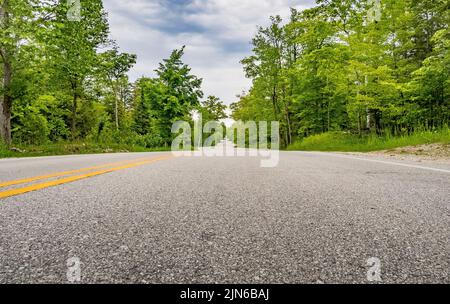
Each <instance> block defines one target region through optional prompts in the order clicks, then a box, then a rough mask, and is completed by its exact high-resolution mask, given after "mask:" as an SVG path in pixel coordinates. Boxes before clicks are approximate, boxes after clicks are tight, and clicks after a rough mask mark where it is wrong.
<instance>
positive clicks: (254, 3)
mask: <svg viewBox="0 0 450 304" xmlns="http://www.w3.org/2000/svg"><path fill="white" fill-rule="evenodd" d="M313 4H314V0H132V1H124V0H104V5H105V8H106V10H107V11H108V13H109V22H110V26H111V36H112V38H113V39H115V40H116V41H117V42H118V44H119V46H120V48H121V50H122V51H123V52H130V53H134V54H137V55H138V63H137V65H136V66H135V67H134V69H133V70H132V71H131V72H130V77H131V78H132V80H135V79H136V78H138V77H140V76H143V75H145V76H154V74H153V70H154V69H155V68H156V67H157V65H158V62H160V61H161V60H162V59H163V58H167V57H168V56H169V54H170V52H171V51H172V50H173V49H176V48H180V47H181V46H183V45H186V50H185V57H184V59H185V62H186V63H188V64H189V65H190V66H191V68H192V72H193V73H194V74H196V75H198V76H199V77H201V78H203V91H204V92H205V94H206V95H216V96H218V97H220V98H221V99H222V100H223V101H224V102H225V103H226V104H230V103H232V102H235V101H236V97H235V96H236V95H237V94H239V93H241V92H242V91H243V90H248V89H249V88H250V80H248V79H246V78H245V76H244V73H243V70H242V66H241V64H240V63H239V61H240V60H241V59H242V58H244V57H246V56H248V55H250V54H251V45H250V41H251V39H252V37H253V36H254V34H255V33H256V27H257V25H267V24H268V22H269V21H268V20H269V17H270V16H271V15H276V14H279V15H281V16H284V17H287V16H289V8H290V7H295V8H298V9H302V8H307V7H311V6H313Z"/></svg>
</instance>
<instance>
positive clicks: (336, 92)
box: [0, 0, 450, 153]
mask: <svg viewBox="0 0 450 304" xmlns="http://www.w3.org/2000/svg"><path fill="white" fill-rule="evenodd" d="M0 3H1V4H0V55H1V56H0V76H1V86H0V148H1V147H3V148H1V149H8V150H9V149H10V148H13V149H15V150H20V149H18V148H14V147H21V148H23V147H33V146H43V145H52V144H54V145H58V147H60V146H63V147H64V148H62V149H65V150H66V151H59V150H58V149H59V148H57V149H56V151H52V152H51V153H63V152H82V151H80V150H79V149H80V148H79V147H78V146H77V147H76V148H74V149H75V150H74V151H69V150H70V149H71V145H75V144H78V143H82V145H83V147H85V146H86V145H87V146H90V147H95V149H97V147H99V148H98V151H99V152H102V151H110V150H111V149H112V150H114V149H119V150H120V149H122V150H126V151H134V150H140V149H165V148H168V147H170V143H171V141H172V139H173V137H174V134H171V126H172V124H173V123H174V122H175V121H178V120H185V121H190V120H191V115H190V112H191V111H192V110H194V109H195V110H197V111H199V112H201V113H202V114H203V121H205V122H206V121H208V120H219V119H223V118H226V117H227V115H226V109H227V106H226V105H224V104H223V102H221V101H220V99H219V98H217V97H215V96H204V94H203V92H202V88H201V86H202V79H201V78H199V77H197V76H195V75H193V74H192V73H191V69H190V67H189V66H188V65H186V64H185V63H184V62H183V54H184V51H185V49H184V47H181V46H180V48H179V49H177V50H174V51H173V52H172V53H171V54H167V59H165V60H163V61H162V62H161V63H160V65H159V66H158V67H148V68H149V72H151V71H152V70H153V69H155V68H156V70H155V75H156V76H155V77H153V78H150V77H142V78H140V79H138V80H137V81H134V82H133V81H130V79H129V78H128V72H129V71H130V70H131V69H132V68H133V66H134V65H135V64H136V62H137V60H138V58H137V56H136V55H134V54H128V53H123V52H121V51H120V47H119V45H118V44H117V43H116V42H115V41H113V40H112V39H111V38H110V32H109V31H110V30H109V24H108V18H107V12H106V11H105V9H104V7H103V3H102V1H101V0H82V1H81V18H80V20H77V21H70V20H68V12H70V9H71V8H70V7H69V6H68V1H58V0H46V1H42V0H27V1H24V0H0ZM449 5H450V4H449V2H448V1H445V0H383V1H381V2H380V1H376V0H353V1H350V0H339V1H336V0H317V4H316V6H315V7H313V8H311V9H307V10H303V11H297V10H295V9H291V15H290V18H289V20H282V18H281V17H280V16H273V17H271V24H270V25H269V26H267V27H258V28H257V33H256V35H255V37H254V38H253V40H252V46H253V51H252V54H251V55H250V56H248V57H247V58H244V59H243V60H242V65H243V68H244V72H245V74H246V76H247V77H248V78H250V79H251V80H252V87H251V89H250V90H249V91H248V92H243V93H242V94H241V95H239V96H237V98H236V100H238V101H237V102H235V103H233V104H232V105H231V110H232V118H233V119H234V120H236V121H279V122H280V123H281V130H280V131H281V145H282V147H283V148H287V147H289V146H290V145H292V144H295V143H296V142H298V141H302V140H303V139H305V138H308V137H311V136H316V135H319V134H330V132H345V134H352V135H354V136H358V137H364V136H368V135H371V136H386V135H389V136H405V135H411V134H414V133H415V132H419V131H430V132H433V131H437V130H443V129H445V130H448V123H449V119H450V77H449V74H450V29H449V23H450V13H449V12H450V7H449ZM255 26H256V25H255ZM332 134H334V133H332ZM446 134H448V131H447V133H446ZM1 149H0V150H1ZM25 149H27V148H25ZM30 149H31V148H30ZM95 152H97V150H95ZM49 153H50V152H49Z"/></svg>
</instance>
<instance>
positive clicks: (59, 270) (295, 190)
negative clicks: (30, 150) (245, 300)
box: [0, 152, 450, 283]
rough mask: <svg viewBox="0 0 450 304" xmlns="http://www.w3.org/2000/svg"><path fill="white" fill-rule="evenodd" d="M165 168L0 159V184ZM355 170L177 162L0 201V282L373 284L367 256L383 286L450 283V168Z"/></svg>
mask: <svg viewBox="0 0 450 304" xmlns="http://www.w3.org/2000/svg"><path fill="white" fill-rule="evenodd" d="M161 155H167V153H143V154H105V155H84V156H63V157H44V158H30V159H4V160H0V181H3V182H4V181H9V180H14V179H20V178H26V177H32V176H36V175H42V174H48V173H53V172H61V171H66V170H74V169H79V168H83V167H89V166H97V165H102V164H106V163H111V162H116V161H123V160H133V159H138V158H142V157H147V156H148V157H151V156H161ZM363 158H364V156H360V157H358V158H354V157H352V156H349V155H345V156H343V157H341V155H336V154H328V153H303V152H281V155H280V162H279V165H278V166H277V167H274V168H261V167H260V159H259V158H255V157H179V158H172V159H168V160H163V161H158V162H155V163H151V164H146V165H142V166H138V167H134V168H129V169H125V170H119V171H115V172H111V173H107V174H104V175H99V176H95V177H91V178H87V179H83V180H79V181H75V182H72V183H67V184H64V185H59V186H56V187H49V188H46V189H42V190H39V191H35V192H29V193H25V194H22V195H18V196H12V197H8V198H5V199H0V283H68V278H67V271H68V266H67V260H68V259H69V258H72V257H77V258H79V259H80V261H81V283H370V282H369V281H368V277H367V273H368V271H369V269H370V265H367V260H368V259H370V258H372V257H375V258H378V259H379V260H380V262H381V265H380V266H381V268H380V273H381V279H382V282H383V283H450V280H449V273H448V270H449V257H450V251H449V236H450V234H449V216H450V168H449V167H445V165H442V164H435V163H433V162H425V163H424V162H422V163H420V164H417V163H413V162H406V161H395V162H396V163H399V164H402V165H395V164H392V163H390V162H389V161H387V160H383V159H381V158H373V157H369V156H367V159H368V160H367V161H366V160H364V159H363ZM379 161H380V162H379ZM432 169H437V170H432ZM439 170H440V171H439ZM15 187H20V185H19V186H15ZM0 191H2V189H1V188H0Z"/></svg>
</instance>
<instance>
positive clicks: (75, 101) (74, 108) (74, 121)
mask: <svg viewBox="0 0 450 304" xmlns="http://www.w3.org/2000/svg"><path fill="white" fill-rule="evenodd" d="M77 108H78V94H77V92H74V93H73V103H72V126H71V133H72V139H75V137H76V134H75V133H76V131H77Z"/></svg>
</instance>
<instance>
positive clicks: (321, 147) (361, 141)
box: [287, 128, 450, 152]
mask: <svg viewBox="0 0 450 304" xmlns="http://www.w3.org/2000/svg"><path fill="white" fill-rule="evenodd" d="M433 143H443V144H449V143H450V129H449V128H444V129H442V130H440V131H421V132H416V133H414V134H412V135H405V136H398V137H393V136H384V137H381V136H374V135H371V136H364V137H360V136H358V135H354V134H350V133H344V132H330V133H324V134H320V135H315V136H311V137H308V138H305V139H304V140H302V141H299V142H296V143H294V144H292V145H291V146H289V147H288V149H287V150H289V151H324V152H371V151H381V150H390V149H395V148H400V147H407V146H418V145H424V144H433Z"/></svg>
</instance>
